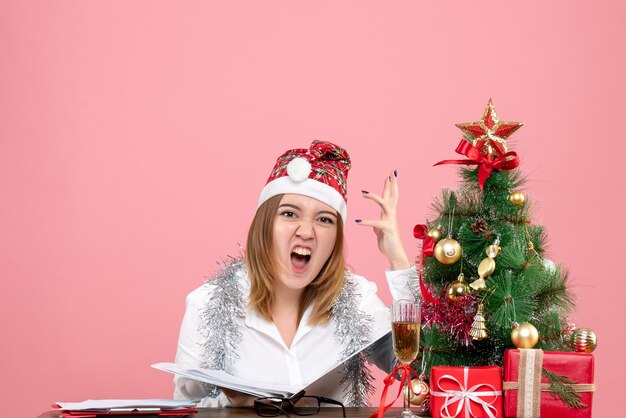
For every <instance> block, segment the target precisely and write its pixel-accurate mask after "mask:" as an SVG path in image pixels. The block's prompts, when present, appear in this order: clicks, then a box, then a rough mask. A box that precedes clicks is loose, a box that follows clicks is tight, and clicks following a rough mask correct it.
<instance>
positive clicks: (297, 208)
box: [278, 203, 300, 210]
mask: <svg viewBox="0 0 626 418" xmlns="http://www.w3.org/2000/svg"><path fill="white" fill-rule="evenodd" d="M284 207H287V208H292V209H296V210H300V207H299V206H297V205H292V204H291V203H281V204H280V205H279V206H278V208H279V209H280V208H284Z"/></svg>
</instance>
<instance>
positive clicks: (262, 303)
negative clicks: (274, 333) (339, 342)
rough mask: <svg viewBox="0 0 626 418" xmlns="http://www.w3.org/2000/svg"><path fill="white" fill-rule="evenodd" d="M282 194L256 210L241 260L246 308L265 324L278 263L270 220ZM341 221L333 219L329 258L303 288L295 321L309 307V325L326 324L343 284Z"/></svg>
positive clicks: (272, 225) (269, 317)
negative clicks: (246, 279) (246, 289)
mask: <svg viewBox="0 0 626 418" xmlns="http://www.w3.org/2000/svg"><path fill="white" fill-rule="evenodd" d="M282 197H283V195H277V196H274V197H272V198H270V199H268V200H267V201H265V202H264V203H263V204H262V205H261V206H259V208H258V209H257V211H256V214H255V215H254V219H252V224H251V225H250V229H249V231H248V241H247V243H246V252H245V256H244V261H245V263H246V267H247V268H248V274H249V276H250V302H249V307H250V308H252V309H255V310H256V311H257V312H258V313H259V314H261V316H263V317H264V318H265V319H267V320H268V321H271V320H272V315H271V312H270V307H271V305H272V298H273V293H272V286H273V283H274V281H275V280H277V274H278V268H279V266H278V263H277V260H276V257H274V248H273V243H274V234H273V230H274V228H273V227H274V218H275V217H276V213H277V211H278V206H279V205H280V201H281V199H282ZM345 268H346V265H345V259H344V254H343V220H342V219H341V217H340V216H338V217H337V237H336V239H335V247H334V248H333V251H332V253H331V254H330V257H328V260H326V263H324V266H322V269H321V270H320V272H319V273H318V275H317V277H316V278H315V279H314V280H313V281H312V282H311V283H310V284H309V285H308V286H307V287H306V288H305V289H304V293H303V294H302V298H301V300H300V311H299V313H298V321H300V319H301V318H302V315H303V314H304V311H305V310H306V308H307V307H308V306H309V305H313V310H312V312H311V317H310V318H309V324H310V325H315V324H318V323H327V322H328V321H329V320H330V314H331V310H332V307H333V304H334V302H335V299H337V296H338V295H339V292H341V289H342V288H343V284H344V280H345V279H344V276H345Z"/></svg>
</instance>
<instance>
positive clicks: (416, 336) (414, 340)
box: [391, 300, 420, 418]
mask: <svg viewBox="0 0 626 418" xmlns="http://www.w3.org/2000/svg"><path fill="white" fill-rule="evenodd" d="M391 332H392V334H393V352H394V354H395V355H396V357H397V358H398V360H399V361H400V363H402V364H411V362H413V360H415V359H416V358H417V353H418V351H419V347H420V303H419V301H417V302H411V301H408V300H399V301H397V302H395V303H394V304H393V305H391ZM410 379H411V376H410V375H409V376H408V380H410ZM408 384H409V382H408V381H407V382H406V385H407V386H406V387H405V388H404V392H405V393H406V395H407V396H406V397H404V398H403V399H404V411H402V412H401V413H400V415H398V418H413V417H417V415H415V414H414V413H413V412H411V403H410V400H411V391H410V389H409V387H408Z"/></svg>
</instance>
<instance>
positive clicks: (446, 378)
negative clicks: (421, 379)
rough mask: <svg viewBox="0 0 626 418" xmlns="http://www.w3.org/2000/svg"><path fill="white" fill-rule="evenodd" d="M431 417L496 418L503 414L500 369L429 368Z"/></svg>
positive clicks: (489, 367) (492, 367)
mask: <svg viewBox="0 0 626 418" xmlns="http://www.w3.org/2000/svg"><path fill="white" fill-rule="evenodd" d="M430 413H431V415H432V416H433V418H440V417H441V418H454V417H458V418H467V417H470V416H471V417H475V418H483V417H486V418H496V417H500V418H501V417H503V414H502V369H501V368H500V367H498V366H482V367H448V366H435V367H433V368H432V369H431V370H430Z"/></svg>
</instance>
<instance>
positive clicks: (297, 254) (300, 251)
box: [291, 247, 311, 271]
mask: <svg viewBox="0 0 626 418" xmlns="http://www.w3.org/2000/svg"><path fill="white" fill-rule="evenodd" d="M309 261H311V250H310V249H308V248H303V247H296V248H294V249H293V251H292V252H291V265H292V266H293V268H294V270H296V271H303V270H304V269H305V268H306V265H307V264H308V262H309Z"/></svg>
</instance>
